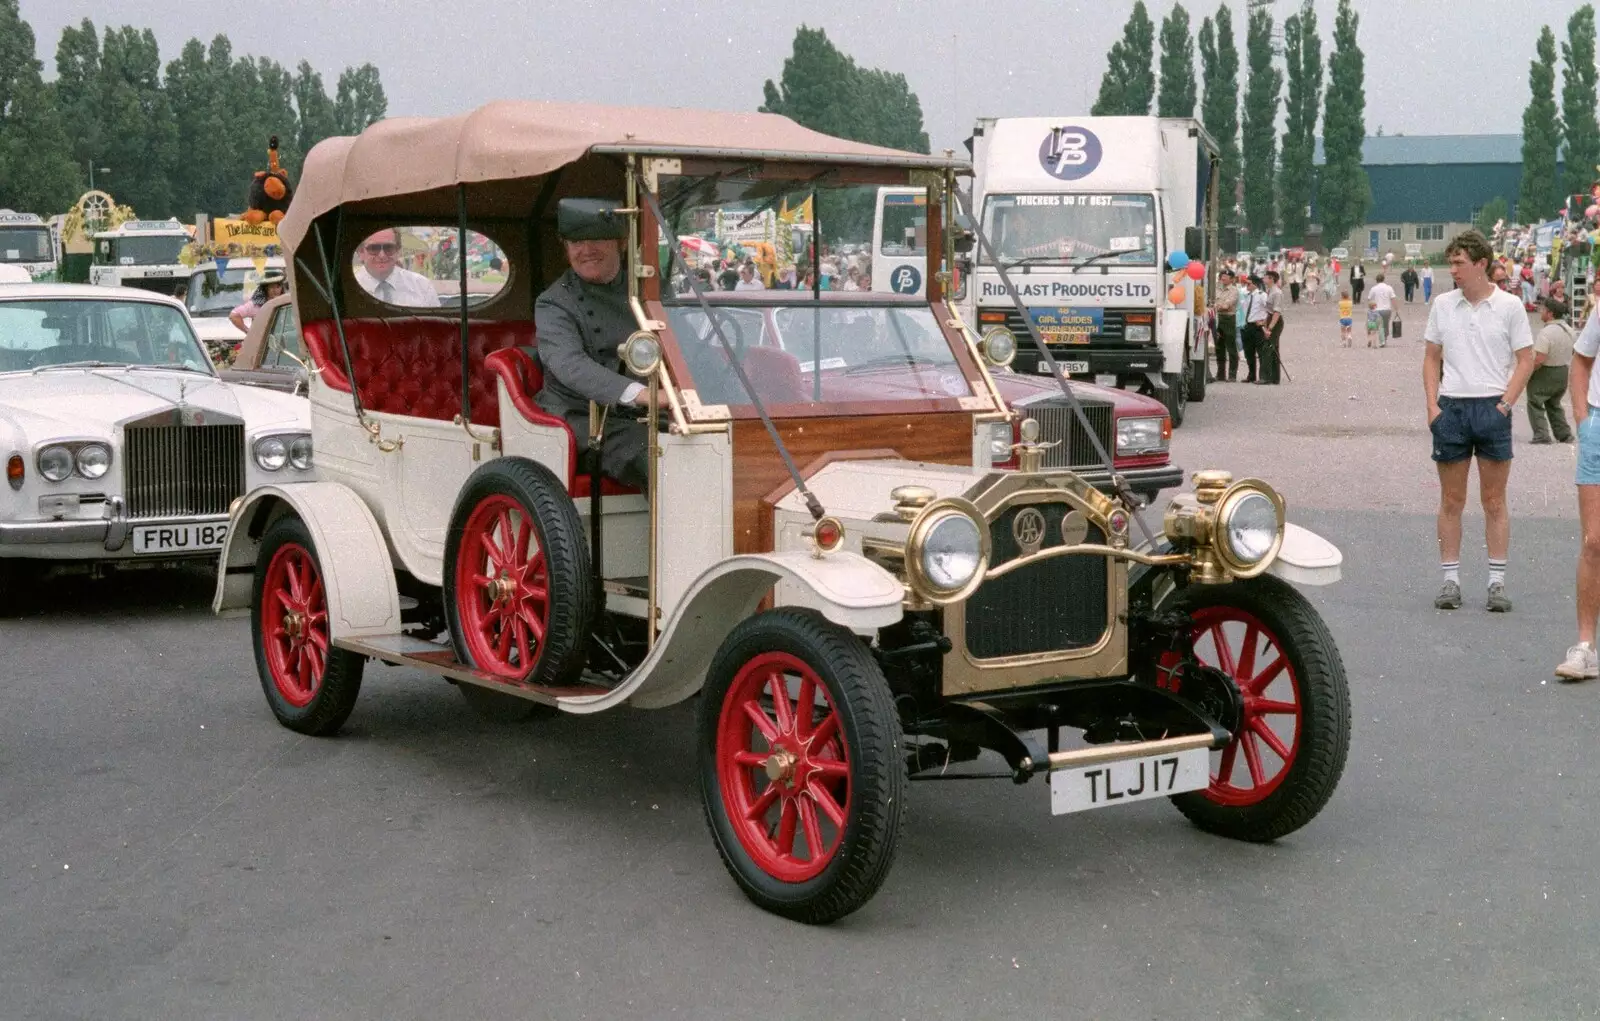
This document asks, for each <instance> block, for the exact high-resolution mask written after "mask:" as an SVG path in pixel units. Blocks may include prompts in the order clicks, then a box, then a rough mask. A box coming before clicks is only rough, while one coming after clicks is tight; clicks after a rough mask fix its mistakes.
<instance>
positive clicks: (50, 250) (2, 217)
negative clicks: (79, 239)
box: [0, 209, 61, 283]
mask: <svg viewBox="0 0 1600 1021" xmlns="http://www.w3.org/2000/svg"><path fill="white" fill-rule="evenodd" d="M0 266H10V267H14V268H17V269H21V270H23V271H25V272H26V273H27V274H28V278H29V280H31V281H32V282H34V283H51V282H54V281H55V280H56V278H57V276H58V274H59V272H60V269H61V244H60V242H59V240H58V239H57V238H56V235H55V232H54V231H53V230H51V229H50V225H49V224H48V223H45V222H44V220H43V219H42V218H40V217H39V216H38V215H37V214H35V213H19V212H16V211H14V210H11V209H0Z"/></svg>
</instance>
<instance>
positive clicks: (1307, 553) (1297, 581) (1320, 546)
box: [1267, 523, 1344, 585]
mask: <svg viewBox="0 0 1600 1021" xmlns="http://www.w3.org/2000/svg"><path fill="white" fill-rule="evenodd" d="M1343 563H1344V554H1343V553H1340V552H1339V547H1337V546H1335V545H1334V544H1333V543H1331V542H1329V541H1328V540H1326V539H1324V538H1323V537H1322V536H1320V535H1318V534H1317V533H1315V532H1313V531H1311V530H1310V529H1309V528H1301V527H1300V526H1299V525H1296V524H1293V523H1288V524H1285V525H1284V526H1283V546H1282V548H1280V549H1279V550H1278V559H1276V560H1274V561H1273V562H1272V566H1271V567H1269V568H1267V573H1268V574H1275V575H1277V576H1278V577H1280V578H1282V579H1283V580H1284V581H1287V582H1289V583H1291V584H1294V585H1332V584H1333V583H1334V582H1336V581H1338V580H1339V578H1340V574H1341V572H1340V565H1341V564H1343Z"/></svg>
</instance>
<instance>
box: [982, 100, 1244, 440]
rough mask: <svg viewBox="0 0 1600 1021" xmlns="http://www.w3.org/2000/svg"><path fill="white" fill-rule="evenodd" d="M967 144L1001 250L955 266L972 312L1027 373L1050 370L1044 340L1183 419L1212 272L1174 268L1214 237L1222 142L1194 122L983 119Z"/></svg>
mask: <svg viewBox="0 0 1600 1021" xmlns="http://www.w3.org/2000/svg"><path fill="white" fill-rule="evenodd" d="M968 144H969V146H970V147H971V149H972V154H973V188H972V215H973V217H974V218H975V219H976V220H977V221H978V222H979V223H981V225H982V228H983V235H984V236H985V237H986V238H988V239H990V242H991V245H992V247H990V246H983V245H980V246H978V247H977V248H975V249H974V250H973V251H972V252H971V253H970V255H969V256H968V260H967V264H966V265H962V266H957V267H956V269H957V272H958V274H960V275H963V276H967V277H970V279H968V280H967V282H966V284H967V286H966V287H965V288H964V291H965V293H964V302H963V306H964V307H963V310H962V311H963V314H964V316H965V317H966V318H967V319H968V320H969V321H970V322H972V323H973V324H974V326H975V327H976V328H977V329H979V330H980V331H981V330H986V329H990V328H992V327H995V326H1004V327H1006V328H1007V329H1009V330H1010V331H1011V332H1012V333H1013V334H1015V335H1016V338H1017V349H1018V350H1017V358H1016V363H1015V365H1016V368H1017V370H1018V371H1022V372H1037V373H1041V374H1048V373H1049V365H1048V361H1047V360H1046V359H1045V358H1044V357H1043V354H1042V353H1041V352H1040V351H1039V349H1038V345H1039V343H1041V342H1042V343H1044V344H1046V345H1048V347H1049V349H1050V352H1051V353H1052V354H1053V355H1054V358H1055V361H1056V362H1058V363H1059V365H1060V367H1061V371H1062V372H1063V373H1065V374H1067V375H1069V376H1071V377H1072V378H1074V379H1082V380H1092V381H1094V382H1097V383H1101V384H1104V385H1107V386H1116V387H1132V388H1135V389H1139V390H1142V391H1144V392H1146V393H1149V394H1151V395H1152V396H1155V397H1158V398H1160V399H1161V400H1162V402H1163V403H1165V404H1166V405H1167V408H1168V410H1169V412H1170V413H1171V417H1172V424H1173V425H1174V426H1178V425H1180V424H1181V423H1182V421H1183V417H1184V413H1185V410H1186V408H1187V404H1188V402H1189V401H1190V400H1195V401H1200V400H1204V398H1205V380H1206V374H1205V365H1206V356H1207V347H1208V338H1209V334H1208V332H1207V331H1206V329H1205V328H1204V322H1205V319H1204V310H1205V299H1204V296H1205V293H1206V286H1207V285H1208V284H1209V283H1210V282H1211V278H1210V274H1211V272H1212V270H1211V268H1210V267H1209V266H1205V265H1204V262H1203V261H1202V266H1203V268H1204V269H1205V272H1204V273H1202V274H1201V275H1200V276H1199V278H1198V279H1196V278H1195V277H1194V276H1192V275H1190V273H1187V272H1179V273H1175V270H1178V269H1182V268H1184V266H1185V264H1186V263H1187V262H1189V261H1190V260H1191V258H1192V259H1194V260H1197V261H1200V260H1205V259H1206V258H1207V256H1208V255H1209V254H1210V252H1211V251H1212V250H1213V249H1214V248H1215V238H1216V229H1217V204H1218V195H1217V176H1218V175H1217V173H1216V166H1217V160H1218V159H1219V156H1218V149H1217V146H1216V144H1215V143H1214V142H1213V141H1212V140H1211V139H1210V138H1209V136H1207V135H1206V133H1205V131H1204V129H1202V128H1201V127H1200V125H1199V123H1198V122H1196V121H1194V120H1190V119H1180V118H1156V117H1076V118H1061V117H1020V118H986V119H983V120H980V121H979V122H978V124H977V126H976V128H975V129H974V133H973V137H972V138H971V139H970V140H969V143H968ZM1191 249H1193V250H1192V251H1191ZM1002 268H1003V269H1004V270H1005V273H1006V276H1007V277H1008V278H1009V279H1010V282H1011V284H1012V285H1013V286H1014V287H1015V288H1016V290H1017V291H1018V293H1019V294H1020V295H1021V297H1022V299H1023V302H1024V304H1025V305H1026V307H1027V316H1026V318H1024V316H1023V315H1022V314H1021V313H1019V312H1018V311H1017V309H1016V308H1015V305H1014V303H1013V302H1012V300H1011V298H1010V295H1009V292H1008V288H1007V286H1006V282H1005V281H1004V280H1002V278H1001V273H1000V269H1002Z"/></svg>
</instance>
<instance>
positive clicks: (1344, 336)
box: [1339, 287, 1354, 347]
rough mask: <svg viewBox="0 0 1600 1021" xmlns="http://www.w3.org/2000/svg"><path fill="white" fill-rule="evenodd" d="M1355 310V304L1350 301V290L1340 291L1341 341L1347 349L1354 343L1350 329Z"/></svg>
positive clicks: (1343, 289)
mask: <svg viewBox="0 0 1600 1021" xmlns="http://www.w3.org/2000/svg"><path fill="white" fill-rule="evenodd" d="M1353 309H1354V303H1353V302H1351V300H1350V288H1348V287H1344V288H1341V289H1340V290H1339V339H1340V340H1342V341H1344V346H1345V347H1349V346H1350V345H1351V342H1352V338H1351V335H1350V327H1351V325H1352V324H1353V322H1354V320H1353V319H1352V318H1351V316H1352V315H1353V314H1354V312H1353Z"/></svg>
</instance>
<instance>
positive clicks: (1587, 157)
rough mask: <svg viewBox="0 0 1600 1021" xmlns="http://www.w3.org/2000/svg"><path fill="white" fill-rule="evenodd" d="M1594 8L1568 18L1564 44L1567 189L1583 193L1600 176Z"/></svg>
mask: <svg viewBox="0 0 1600 1021" xmlns="http://www.w3.org/2000/svg"><path fill="white" fill-rule="evenodd" d="M1594 59H1595V57H1594V6H1593V5H1592V4H1584V5H1583V6H1582V7H1580V8H1578V9H1577V10H1576V11H1574V12H1573V14H1572V17H1571V18H1569V19H1567V41H1566V42H1564V43H1562V44H1561V60H1562V62H1563V63H1564V64H1565V65H1566V66H1565V67H1563V68H1562V69H1561V122H1562V125H1563V127H1564V129H1565V132H1566V142H1567V180H1568V182H1569V183H1568V185H1567V190H1568V191H1574V192H1575V191H1583V190H1586V189H1587V188H1588V187H1589V182H1590V181H1593V180H1595V179H1596V178H1597V177H1600V169H1597V168H1596V164H1600V123H1596V121H1595V63H1594Z"/></svg>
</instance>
